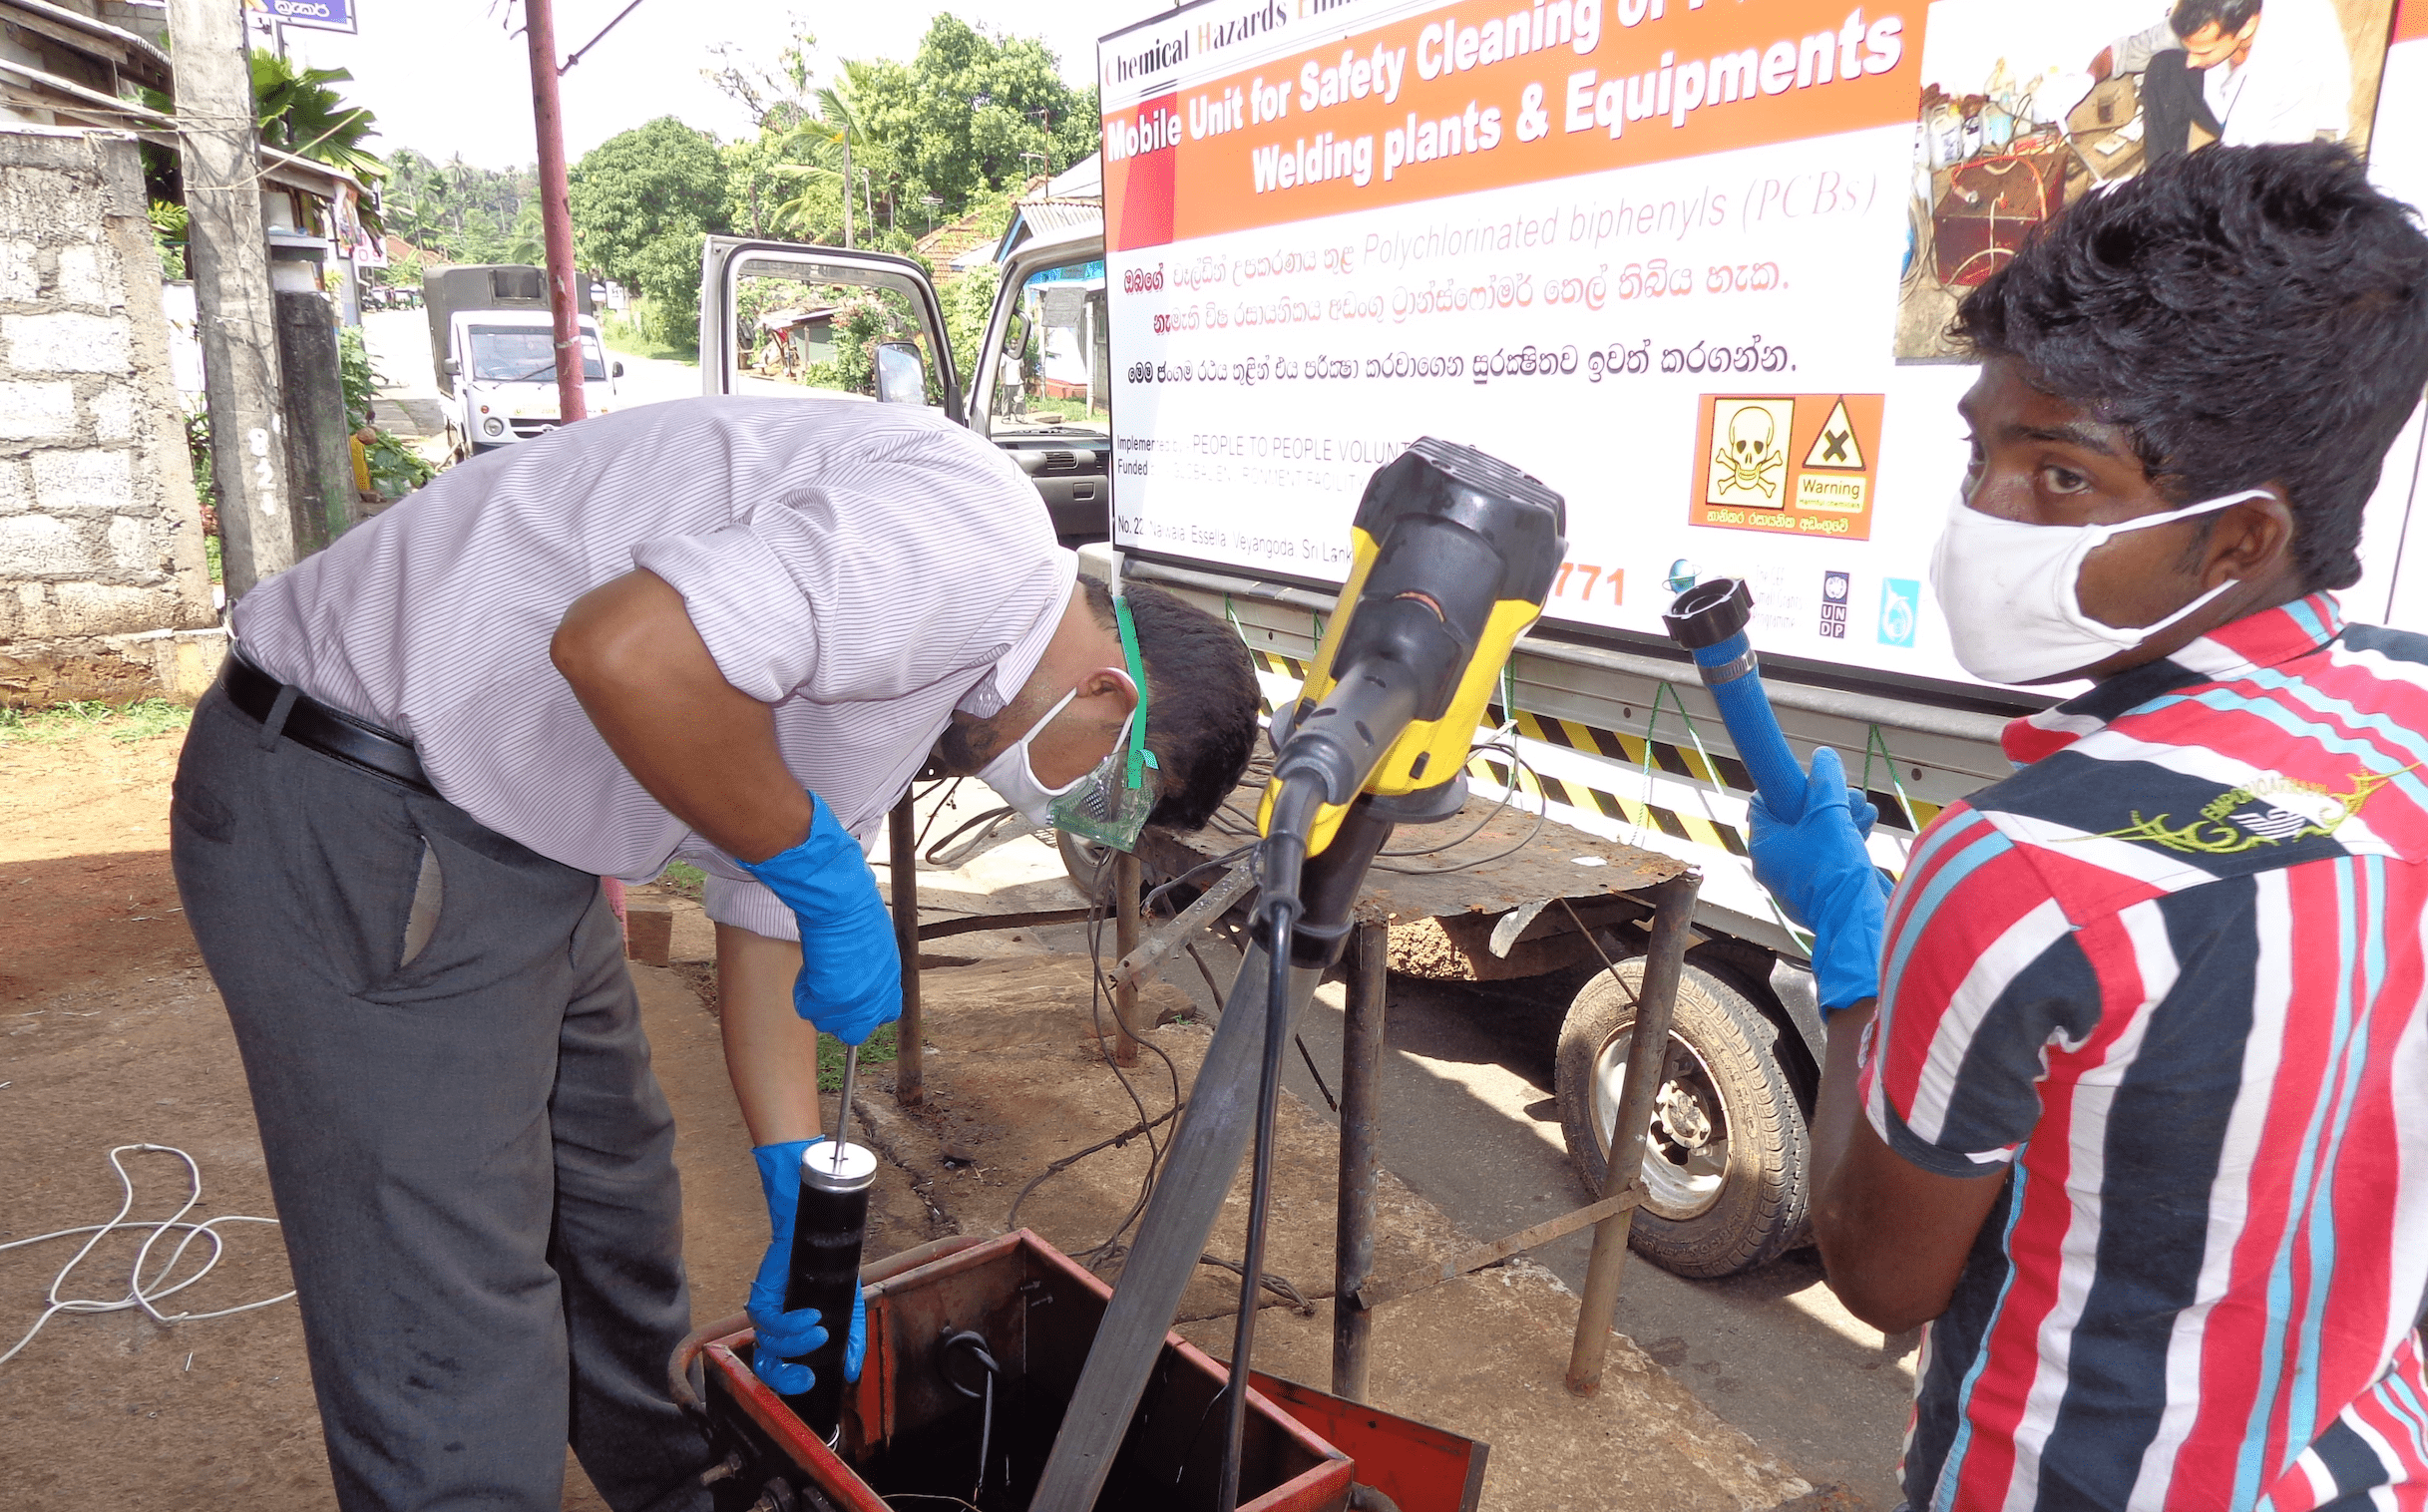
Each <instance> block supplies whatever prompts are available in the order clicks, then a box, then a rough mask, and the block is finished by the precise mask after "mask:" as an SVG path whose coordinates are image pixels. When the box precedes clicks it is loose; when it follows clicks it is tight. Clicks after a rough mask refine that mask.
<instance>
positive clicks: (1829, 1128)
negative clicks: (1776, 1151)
mask: <svg viewBox="0 0 2428 1512" xmlns="http://www.w3.org/2000/svg"><path fill="white" fill-rule="evenodd" d="M1879 1006H1880V1004H1879V1000H1878V999H1877V998H1872V997H1866V998H1864V999H1863V1000H1862V1001H1860V1002H1857V1003H1852V1004H1849V1005H1848V1006H1846V1007H1844V1008H1840V1009H1839V1010H1838V1011H1837V1012H1835V1013H1832V1014H1830V1015H1829V1049H1828V1055H1827V1059H1826V1062H1825V1063H1824V1064H1823V1065H1822V1067H1821V1091H1820V1093H1819V1094H1818V1095H1817V1096H1816V1097H1815V1098H1814V1103H1813V1188H1812V1189H1813V1192H1814V1193H1815V1195H1816V1196H1818V1197H1821V1198H1824V1199H1825V1198H1826V1196H1827V1194H1828V1191H1829V1179H1830V1178H1831V1177H1832V1176H1834V1175H1836V1174H1837V1169H1838V1167H1839V1165H1840V1164H1841V1163H1843V1161H1844V1160H1845V1158H1846V1146H1847V1143H1848V1141H1849V1140H1850V1139H1851V1138H1852V1137H1853V1134H1854V1121H1855V1120H1856V1119H1858V1118H1860V1117H1862V1116H1863V1106H1862V1101H1861V1099H1860V1098H1859V1097H1858V1095H1857V1094H1856V1092H1855V1080H1856V1075H1857V1067H1856V1064H1855V1061H1856V1056H1857V1052H1858V1049H1859V1046H1860V1045H1861V1042H1862V1038H1863V1030H1864V1029H1865V1028H1866V1027H1868V1026H1869V1025H1870V1023H1871V1017H1872V1015H1873V1014H1874V1013H1876V1012H1878V1011H1879ZM1816 1206H1817V1211H1816V1213H1815V1218H1814V1222H1815V1224H1816V1226H1817V1227H1818V1226H1819V1224H1820V1223H1821V1217H1820V1213H1819V1211H1818V1208H1819V1204H1817V1205H1816Z"/></svg>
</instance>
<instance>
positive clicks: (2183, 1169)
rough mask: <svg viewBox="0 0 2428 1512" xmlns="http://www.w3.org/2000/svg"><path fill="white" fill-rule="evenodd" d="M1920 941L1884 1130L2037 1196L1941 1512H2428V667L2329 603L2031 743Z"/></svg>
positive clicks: (1977, 1283) (1986, 1310)
mask: <svg viewBox="0 0 2428 1512" xmlns="http://www.w3.org/2000/svg"><path fill="white" fill-rule="evenodd" d="M2007 748H2008V754H2009V755H2011V756H2013V757H2014V758H2015V759H2016V760H2017V761H2018V762H2024V763H2029V764H2028V765H2026V766H2024V767H2023V769H2022V770H2021V771H2019V772H2018V773H2017V774H2016V775H2015V776H2014V777H2011V778H2009V779H2007V780H2006V781H2004V782H2001V783H1998V784H1997V785H1995V786H1993V787H1990V788H1987V789H1984V790H1983V791H1981V792H1979V793H1977V794H1975V795H1974V796H1973V797H1972V798H1971V799H1970V800H1969V801H1968V802H1966V803H1963V804H1960V805H1958V806H1956V807H1954V808H1952V809H1950V810H1948V811H1947V812H1946V813H1945V814H1944V815H1942V816H1941V817H1940V819H1939V820H1938V822H1937V823H1936V824H1934V825H1932V826H1931V827H1930V829H1929V831H1928V832H1927V833H1926V834H1925V835H1924V836H1923V837H1922V839H1921V840H1920V841H1919V842H1918V843H1917V844H1916V846H1915V848H1914V852H1913V857H1912V860H1911V863H1910V865H1909V867H1908V869H1907V871H1906V873H1905V877H1904V880H1903V881H1902V883H1900V885H1899V886H1898V888H1897V890H1896V894H1895V897H1894V898H1893V899H1892V900H1891V901H1890V903H1889V924H1888V935H1887V945H1886V949H1885V955H1884V959H1883V961H1882V970H1881V999H1880V1000H1881V1008H1880V1013H1879V1017H1878V1019H1877V1020H1876V1021H1875V1024H1874V1026H1873V1030H1872V1033H1873V1036H1874V1038H1873V1040H1872V1042H1871V1043H1870V1044H1868V1045H1867V1046H1866V1053H1865V1062H1864V1070H1863V1079H1862V1095H1863V1099H1864V1103H1865V1106H1866V1108H1867V1110H1868V1112H1869V1115H1870V1118H1871V1122H1872V1125H1873V1127H1874V1128H1876V1129H1877V1130H1878V1131H1879V1133H1880V1135H1881V1137H1882V1138H1883V1139H1885V1140H1886V1141H1887V1142H1888V1144H1889V1146H1890V1147H1891V1148H1892V1149H1894V1150H1895V1151H1896V1152H1897V1153H1898V1154H1900V1155H1902V1156H1903V1157H1904V1158H1906V1159H1907V1160H1910V1161H1912V1162H1913V1163H1914V1164H1915V1165H1918V1166H1920V1167H1922V1168H1924V1169H1926V1170H1930V1171H1936V1172H1941V1173H1946V1174H1955V1175H1963V1174H1980V1175H1984V1176H1989V1175H2003V1176H2004V1177H2005V1179H2006V1180H2007V1182H2008V1187H2007V1191H2006V1193H2005V1195H2004V1196H2003V1198H2002V1199H2001V1201H2000V1204H1999V1206H1998V1208H1997V1209H1996V1210H1995V1211H1994V1213H1993V1215H1992V1217H1991V1219H1990V1220H1989V1221H1988V1222H1987V1223H1985V1224H1984V1225H1983V1228H1982V1233H1981V1237H1980V1239H1979V1240H1978V1241H1977V1242H1976V1244H1975V1246H1974V1250H1973V1254H1972V1257H1971V1260H1970V1261H1969V1263H1968V1264H1967V1267H1966V1269H1965V1273H1964V1276H1963V1279H1962V1281H1961V1282H1960V1283H1959V1285H1958V1287H1957V1290H1956V1293H1955V1296H1954V1299H1953V1300H1952V1302H1951V1303H1950V1305H1949V1307H1948V1310H1947V1312H1946V1313H1945V1314H1944V1315H1942V1316H1941V1317H1940V1318H1939V1319H1938V1320H1937V1321H1936V1322H1935V1323H1932V1324H1931V1325H1930V1329H1929V1332H1928V1336H1927V1338H1926V1340H1925V1343H1924V1348H1923V1353H1922V1356H1921V1362H1920V1365H1919V1369H1918V1379H1917V1386H1916V1392H1915V1404H1914V1417H1913V1422H1912V1425H1911V1428H1910V1431H1909V1433H1908V1436H1907V1440H1906V1450H1905V1469H1904V1475H1905V1490H1906V1494H1907V1496H1908V1498H1909V1500H1910V1502H1911V1504H1912V1506H1913V1508H1914V1509H1915V1512H1921V1509H1924V1508H1933V1509H1947V1508H1963V1509H1974V1508H2018V1509H2020V1508H2036V1509H2049V1508H2078V1507H2079V1508H2136V1509H2139V1508H2151V1509H2157V1508H2185V1509H2193V1508H2198V1509H2201V1512H2218V1509H2227V1508H2232V1509H2241V1508H2252V1507H2257V1508H2268V1509H2272V1512H2298V1509H2307V1508H2324V1507H2333V1508H2338V1509H2341V1508H2361V1507H2421V1506H2428V1384H2424V1383H2423V1372H2422V1365H2421V1357H2420V1349H2419V1344H2418V1340H2417V1337H2416V1335H2415V1333H2414V1331H2413V1330H2414V1328H2415V1326H2416V1325H2417V1324H2418V1323H2419V1321H2420V1317H2421V1313H2422V1308H2423V1301H2424V1300H2428V1013H2424V1012H2423V997H2424V996H2428V638H2423V637H2421V636H2417V635H2411V634H2406V633H2403V632H2400V631H2395V630H2386V629H2378V628H2374V627H2370V626H2364V625H2352V626H2346V625H2345V624H2344V623H2343V622H2342V619H2341V616H2340V614H2339V613H2338V611H2337V608H2336V605H2335V601H2334V599H2333V598H2332V597H2330V596H2328V595H2325V594H2319V595H2315V596H2312V597H2309V598H2305V599H2302V600H2299V601H2297V602H2294V603H2289V604H2285V605H2282V606H2280V607H2277V608H2273V609H2269V610H2267V611H2265V612H2263V613H2259V614H2254V615H2251V616H2249V617H2248V618H2245V619H2241V620H2238V621H2236V622H2235V623H2233V624H2231V625H2228V626H2226V627H2225V628H2223V629H2221V630H2218V631H2217V632H2215V633H2213V634H2212V635H2210V636H2208V637H2206V638H2204V639H2201V640H2198V641H2195V642H2194V643H2193V644H2191V645H2190V646H2187V647H2186V648H2185V649H2184V650H2182V651H2180V652H2178V653H2177V654H2176V655H2175V656H2174V657H2172V658H2170V659H2168V660H2164V661H2160V662H2157V663H2154V664H2152V665H2150V666H2147V667H2142V668H2137V669H2136V670H2134V671H2131V672H2128V673H2126V674H2124V675H2122V676H2119V677H2115V678H2111V679H2109V680H2108V681H2106V682H2103V683H2101V684H2100V685H2099V686H2098V687H2097V688H2095V689H2093V690H2092V691H2091V692H2089V693H2087V694H2085V695H2083V696H2082V697H2080V698H2076V699H2074V700H2072V701H2070V702H2068V703H2066V704H2063V705H2061V706H2059V707H2058V708H2055V709H2052V710H2050V711H2048V712H2047V713H2045V714H2041V715H2036V716H2034V717H2033V718H2032V719H2030V720H2026V721H2019V722H2018V723H2017V724H2016V725H2015V726H2013V727H2012V728H2010V730H2009V731H2008V735H2007Z"/></svg>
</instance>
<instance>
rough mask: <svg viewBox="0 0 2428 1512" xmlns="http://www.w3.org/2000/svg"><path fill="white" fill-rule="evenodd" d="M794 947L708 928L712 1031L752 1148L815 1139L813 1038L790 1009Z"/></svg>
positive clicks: (797, 956)
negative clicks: (712, 935) (719, 1037)
mask: <svg viewBox="0 0 2428 1512" xmlns="http://www.w3.org/2000/svg"><path fill="white" fill-rule="evenodd" d="M800 969H801V947H800V946H799V945H795V944H793V943H792V942H791V941H789V940H770V939H768V938H767V937H766V936H764V935H754V934H752V933H751V932H750V931H748V930H744V929H737V928H736V927H734V926H732V925H729V924H720V925H718V926H717V927H716V995H717V1027H718V1028H719V1029H720V1030H721V1031H722V1033H723V1036H724V1041H725V1074H726V1075H727V1076H729V1077H731V1078H732V1079H733V1096H734V1100H735V1101H736V1102H738V1103H740V1104H741V1106H742V1122H743V1123H744V1124H746V1125H748V1126H749V1129H750V1142H751V1143H752V1144H754V1145H771V1144H777V1143H780V1142H782V1141H784V1140H788V1139H815V1138H817V1137H818V1136H819V1134H821V1133H823V1132H825V1130H824V1126H823V1125H822V1124H821V1123H820V1122H819V1113H818V1030H817V1027H816V1026H815V1025H814V1024H812V1023H810V1022H809V1021H808V1020H807V1019H804V1018H803V1017H801V1016H800V1014H799V1013H797V1012H795V1011H794V1009H793V1002H792V985H793V978H794V977H795V976H796V975H798V974H799V973H800Z"/></svg>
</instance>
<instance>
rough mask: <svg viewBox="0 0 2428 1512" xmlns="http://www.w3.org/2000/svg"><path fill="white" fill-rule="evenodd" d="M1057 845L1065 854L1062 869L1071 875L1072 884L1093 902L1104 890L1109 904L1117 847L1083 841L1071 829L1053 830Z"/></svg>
mask: <svg viewBox="0 0 2428 1512" xmlns="http://www.w3.org/2000/svg"><path fill="white" fill-rule="evenodd" d="M1053 848H1054V849H1055V850H1057V851H1059V852H1061V853H1062V870H1063V871H1064V872H1066V873H1068V874H1069V876H1070V885H1071V886H1072V887H1074V888H1077V889H1078V890H1079V896H1080V897H1081V898H1084V899H1087V900H1088V901H1090V902H1093V901H1094V900H1095V898H1096V896H1097V894H1098V893H1099V892H1102V893H1103V894H1104V897H1105V900H1106V904H1107V907H1109V906H1110V903H1111V897H1112V895H1111V893H1110V891H1109V889H1110V887H1111V883H1112V876H1111V874H1112V867H1113V848H1112V847H1111V846H1107V845H1098V844H1096V843H1095V842H1094V841H1092V840H1082V839H1080V838H1079V837H1078V836H1076V835H1073V834H1071V833H1070V832H1069V831H1067V830H1056V831H1054V832H1053Z"/></svg>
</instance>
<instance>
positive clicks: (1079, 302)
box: [988, 260, 1112, 436]
mask: <svg viewBox="0 0 2428 1512" xmlns="http://www.w3.org/2000/svg"><path fill="white" fill-rule="evenodd" d="M1004 334H1005V336H1006V338H1007V339H1006V342H1005V350H1003V351H1001V352H998V353H996V354H995V402H994V403H993V404H992V405H990V406H988V414H989V417H990V419H991V421H992V424H991V425H990V426H989V427H988V429H989V431H990V433H991V434H993V435H997V436H1006V435H1018V434H1031V435H1034V434H1052V433H1060V434H1063V435H1074V434H1082V433H1083V434H1088V435H1095V436H1109V435H1110V434H1112V411H1111V408H1110V404H1111V399H1112V384H1111V382H1110V379H1111V368H1112V358H1111V355H1110V352H1109V350H1108V345H1109V342H1108V333H1107V331H1106V328H1105V322H1104V263H1103V262H1102V261H1101V260H1090V261H1086V262H1068V263H1064V264H1063V265H1061V266H1060V267H1049V268H1041V269H1039V270H1038V271H1036V272H1034V273H1031V274H1029V275H1028V281H1027V282H1025V283H1023V284H1021V285H1020V300H1019V306H1018V316H1017V318H1016V319H1015V320H1014V321H1013V322H1012V328H1011V329H1010V330H1008V331H1006V332H1005V333H1004Z"/></svg>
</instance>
